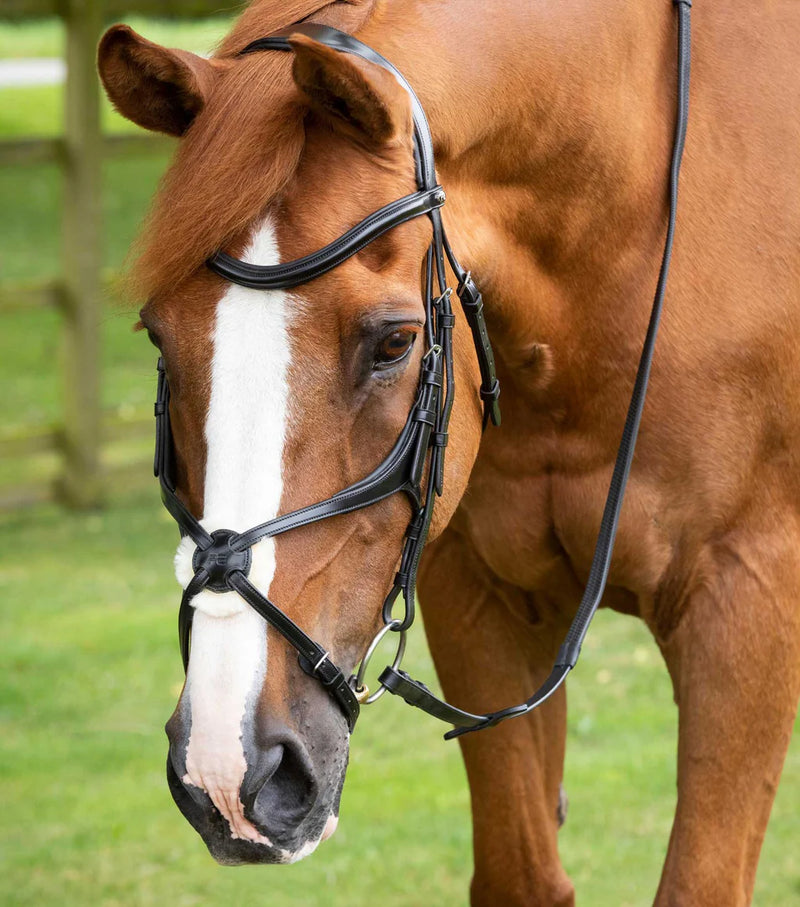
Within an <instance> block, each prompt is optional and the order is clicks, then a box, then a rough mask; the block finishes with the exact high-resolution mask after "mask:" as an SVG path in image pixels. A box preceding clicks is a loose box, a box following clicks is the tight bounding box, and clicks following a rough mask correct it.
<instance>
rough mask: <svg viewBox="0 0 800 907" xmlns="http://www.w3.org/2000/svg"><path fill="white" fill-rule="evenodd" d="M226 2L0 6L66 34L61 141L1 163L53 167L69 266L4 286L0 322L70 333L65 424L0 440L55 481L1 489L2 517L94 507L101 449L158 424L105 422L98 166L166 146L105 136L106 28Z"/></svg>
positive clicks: (203, 11)
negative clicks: (45, 464)
mask: <svg viewBox="0 0 800 907" xmlns="http://www.w3.org/2000/svg"><path fill="white" fill-rule="evenodd" d="M235 8H236V7H235V6H233V7H231V6H227V7H226V6H221V5H220V3H219V0H217V2H211V0H0V21H9V20H16V21H19V20H23V19H33V18H40V17H53V16H55V17H58V18H60V19H61V21H62V22H63V25H64V29H65V33H66V45H65V63H66V84H65V91H64V104H65V116H64V134H63V136H61V137H60V138H56V139H25V140H21V141H5V142H0V165H20V166H24V165H26V164H34V163H36V164H40V163H51V164H54V165H55V166H57V167H59V168H60V170H61V175H62V180H63V187H64V191H63V219H62V224H61V237H62V239H61V246H62V267H61V275H60V277H59V279H58V280H56V281H54V282H50V283H47V284H43V283H40V284H35V285H26V286H16V287H13V286H7V285H6V286H4V285H3V284H0V317H2V315H3V313H4V312H8V311H13V310H18V309H20V308H25V309H30V308H41V307H50V308H55V309H56V310H57V311H58V312H59V313H60V315H61V321H62V331H63V335H64V338H63V339H64V343H63V346H64V357H63V363H64V364H63V374H62V376H61V380H62V383H63V399H64V411H63V419H62V420H60V425H59V426H58V427H56V428H49V429H47V430H42V429H38V430H26V429H25V428H23V429H22V430H21V431H20V432H18V433H17V434H16V435H15V436H13V437H4V438H3V439H2V440H0V457H15V456H16V457H22V456H32V455H38V454H42V453H45V452H50V453H55V454H56V455H57V456H58V457H59V460H60V475H59V477H58V479H57V481H56V482H55V483H47V484H42V483H40V484H37V485H30V486H26V487H11V488H5V489H2V490H0V510H3V509H6V510H7V509H10V508H13V507H19V506H22V505H24V504H28V503H33V502H38V501H43V500H48V499H52V498H57V499H59V500H61V501H63V502H64V503H66V504H68V505H70V506H73V507H90V506H95V505H97V504H98V503H99V502H100V501H101V498H102V485H103V479H104V474H103V471H102V470H101V451H102V447H103V445H104V444H105V443H107V442H108V441H110V440H120V439H126V438H130V437H134V436H137V435H141V434H142V433H143V432H144V431H146V432H148V433H149V432H151V431H152V425H151V421H152V420H148V421H147V422H146V423H144V422H142V421H141V420H140V421H139V422H133V423H125V422H121V421H119V420H116V421H108V420H104V418H103V411H102V405H101V399H100V353H101V349H100V323H101V318H102V313H101V306H102V300H103V296H104V289H103V286H102V278H101V266H102V251H101V243H100V237H101V235H102V225H101V185H100V179H101V162H102V160H103V158H104V157H105V156H107V155H114V156H122V157H132V156H136V155H141V154H145V153H158V154H160V153H163V152H164V150H165V147H168V145H167V143H168V141H169V140H167V139H164V140H161V139H157V138H152V137H150V136H144V135H143V136H113V137H112V136H104V135H103V133H102V131H101V127H100V86H99V82H98V78H97V73H96V70H95V54H96V47H97V42H98V39H99V37H100V34H101V32H102V29H103V27H104V25H105V24H106V23H107V22H110V21H112V20H113V19H115V18H119V17H121V16H124V15H125V14H130V13H136V14H142V15H153V16H158V17H161V18H165V17H175V18H201V17H204V16H210V15H213V14H221V13H225V12H232V11H234V10H235Z"/></svg>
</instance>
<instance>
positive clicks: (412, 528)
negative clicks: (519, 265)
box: [154, 0, 691, 739]
mask: <svg viewBox="0 0 800 907" xmlns="http://www.w3.org/2000/svg"><path fill="white" fill-rule="evenodd" d="M673 3H674V4H675V5H676V7H677V8H678V27H679V35H678V117H677V123H676V127H675V138H674V145H673V152H672V163H671V169H670V183H669V203H670V204H669V222H668V229H667V239H666V243H665V247H664V255H663V259H662V263H661V270H660V273H659V278H658V285H657V289H656V294H655V299H654V302H653V308H652V312H651V316H650V323H649V326H648V331H647V336H646V339H645V343H644V348H643V351H642V356H641V359H640V362H639V367H638V371H637V374H636V381H635V384H634V389H633V394H632V397H631V402H630V406H629V409H628V415H627V418H626V422H625V428H624V431H623V435H622V441H621V443H620V447H619V451H618V453H617V459H616V462H615V465H614V471H613V475H612V479H611V485H610V488H609V492H608V497H607V499H606V504H605V509H604V511H603V519H602V523H601V527H600V533H599V536H598V540H597V545H596V548H595V553H594V558H593V560H592V566H591V570H590V573H589V579H588V582H587V586H586V590H585V592H584V595H583V598H582V600H581V603H580V605H579V607H578V611H577V614H576V616H575V618H574V620H573V623H572V625H571V627H570V629H569V631H568V633H567V637H566V639H565V642H564V644H563V645H562V646H561V649H560V650H559V653H558V656H557V658H556V663H555V665H554V667H553V669H552V671H551V673H550V675H549V677H548V678H547V680H546V681H545V682H544V684H543V685H542V686H541V687H540V688H539V689H538V690H537V691H536V692H535V693H534V694H533V695H532V696H531V697H530V699H528V700H527V701H526V702H524V703H522V704H520V705H516V706H512V707H510V708H505V709H502V710H500V711H497V712H492V713H489V714H487V715H479V714H472V713H471V712H466V711H463V710H461V709H458V708H455V707H454V706H451V705H449V704H448V703H446V702H443V701H442V700H440V699H438V698H437V697H435V696H434V695H433V694H432V693H431V692H430V690H428V688H427V687H426V686H425V685H424V684H422V683H420V682H419V681H415V680H412V679H411V678H410V677H409V676H408V675H407V674H406V673H405V672H404V671H402V670H401V669H400V662H401V660H402V657H403V653H404V651H405V634H406V631H407V630H408V628H409V627H410V626H411V624H412V622H413V620H414V598H415V588H416V576H417V567H418V565H419V559H420V556H421V554H422V549H423V547H424V545H425V541H426V539H427V536H428V530H429V528H430V523H431V517H432V515H433V507H434V502H435V499H436V497H437V496H440V495H441V494H442V487H443V481H444V453H445V448H446V446H447V439H448V435H447V430H448V423H449V419H450V412H451V410H452V406H453V395H454V392H455V383H454V373H453V347H452V331H453V327H454V325H455V320H456V319H455V315H454V314H453V310H452V305H451V296H452V291H451V289H450V288H449V287H448V286H447V275H446V265H445V260H447V261H449V263H450V266H451V268H452V270H453V272H454V274H455V276H456V278H457V280H458V286H457V289H456V293H457V295H458V297H459V301H460V303H461V308H462V310H463V312H464V315H465V317H466V320H467V323H468V324H469V326H470V329H471V332H472V337H473V341H474V344H475V350H476V353H477V357H478V363H479V366H480V374H481V387H480V396H481V399H482V401H483V406H484V418H483V424H484V428H485V427H486V426H487V425H488V423H489V422H491V423H492V424H493V425H497V426H499V425H500V408H499V404H498V397H499V394H500V388H499V383H498V381H497V376H496V374H495V364H494V357H493V354H492V347H491V343H490V341H489V336H488V333H487V330H486V323H485V320H484V315H483V299H482V297H481V294H480V292H479V291H478V289H477V287H476V285H475V283H474V281H473V279H472V277H471V275H470V273H469V271H466V270H465V269H464V268H463V267H462V266H461V265H460V264H459V262H458V259H457V258H456V256H455V255H454V253H453V250H452V248H451V247H450V244H449V243H448V241H447V235H446V233H445V230H444V225H443V223H442V218H441V208H442V206H443V205H444V202H445V193H444V190H443V189H442V187H441V186H440V185H439V184H438V182H437V179H436V169H435V165H434V156H433V142H432V138H431V132H430V128H429V126H428V122H427V119H426V117H425V113H424V111H423V109H422V106H421V105H420V103H419V100H418V98H417V97H416V95H415V94H414V91H413V90H412V88H411V86H410V85H409V84H408V82H407V81H406V80H405V78H404V77H403V76H402V75H401V74H400V73H399V72H398V71H397V70H396V69H395V68H394V66H392V64H391V63H389V62H388V61H387V60H386V59H384V58H383V57H382V56H380V54H378V53H376V52H375V51H374V50H372V49H371V48H370V47H368V46H367V45H365V44H363V43H362V42H361V41H358V40H357V39H356V38H353V37H352V36H351V35H347V34H345V33H343V32H340V31H337V30H336V29H333V28H329V27H327V26H323V25H316V24H312V23H303V24H299V25H294V26H291V27H290V28H287V29H283V30H282V31H279V32H276V33H275V34H273V35H270V36H269V37H266V38H261V39H259V40H257V41H254V42H253V43H252V44H249V45H248V46H247V47H245V48H244V50H242V51H241V54H242V55H244V54H251V53H256V52H259V51H267V50H279V51H289V50H291V44H290V42H289V37H290V36H291V35H292V34H296V33H301V34H304V35H307V36H309V37H311V38H313V39H315V40H317V41H320V42H321V43H323V44H326V45H327V46H329V47H332V48H334V49H336V50H338V51H341V52H343V53H349V54H355V55H356V56H359V57H361V58H362V59H365V60H367V61H369V62H371V63H374V64H376V65H378V66H381V67H382V68H383V69H385V70H387V71H388V72H390V73H391V74H392V75H393V76H394V77H395V78H396V79H397V81H398V82H399V83H400V85H401V86H402V87H403V88H404V89H405V90H406V91H407V92H408V95H409V98H410V100H411V107H412V114H413V121H414V162H415V171H416V181H417V187H418V188H417V191H416V192H414V193H412V194H411V195H407V196H405V197H404V198H401V199H398V200H397V201H394V202H391V203H390V204H388V205H385V206H384V207H382V208H380V209H379V210H377V211H375V212H373V213H372V214H370V215H369V216H368V217H366V218H365V219H364V220H362V221H361V222H360V223H358V224H356V225H355V226H354V227H352V228H351V229H350V230H348V231H347V232H346V233H344V234H343V235H342V236H340V237H339V239H337V240H334V241H333V242H331V243H329V244H328V245H327V246H325V247H324V248H322V249H320V250H319V251H318V252H314V253H312V254H310V255H306V256H304V257H303V258H299V259H296V260H295V261H291V262H287V263H285V264H280V265H274V266H272V265H271V266H261V265H254V264H248V263H246V262H243V261H239V260H237V259H235V258H232V257H231V256H230V255H227V254H226V253H224V252H216V253H215V254H214V255H212V256H211V258H210V259H209V260H208V262H207V265H208V267H209V268H210V269H211V270H212V271H214V272H216V273H217V274H219V275H220V276H222V277H224V278H225V279H226V280H229V281H231V282H233V283H236V284H239V285H240V286H244V287H250V288H252V289H263V290H267V289H270V290H271V289H286V288H290V287H295V286H298V285H299V284H303V283H308V282H309V281H311V280H314V279H315V278H317V277H320V276H321V275H322V274H325V273H327V272H328V271H330V270H331V269H333V268H335V267H336V266H337V265H339V264H341V263H342V262H343V261H345V260H347V259H348V258H350V257H351V256H352V255H354V254H356V253H357V252H359V251H360V250H361V249H363V248H364V247H365V246H367V245H368V244H369V243H370V242H372V241H373V240H374V239H376V238H377V237H379V236H381V235H382V234H384V233H386V232H387V231H388V230H391V229H392V228H393V227H396V226H398V225H399V224H402V223H405V222H407V221H409V220H411V219H413V218H416V217H421V216H423V215H425V216H427V217H428V218H429V219H430V221H431V226H432V238H431V243H430V246H429V247H428V250H427V253H426V256H425V267H424V274H425V280H424V292H423V296H424V303H425V312H426V322H425V341H426V347H427V348H426V351H425V354H424V356H423V358H422V368H421V373H420V379H419V386H418V389H417V394H416V399H415V401H414V404H413V406H412V408H411V412H410V413H409V415H408V419H407V420H406V423H405V426H404V427H403V429H402V431H401V432H400V436H399V437H398V439H397V441H396V443H395V445H394V447H393V448H392V449H391V451H390V452H389V455H388V456H387V457H386V459H385V460H384V461H383V462H382V463H381V464H380V465H379V466H378V467H377V468H376V469H375V470H374V471H373V472H372V473H370V475H368V476H367V477H366V478H364V479H362V480H361V481H359V482H356V483H355V484H354V485H350V486H349V487H348V488H345V489H344V490H342V491H340V492H338V493H337V494H335V495H333V496H332V497H330V498H328V499H327V500H325V501H320V502H319V503H316V504H311V505H309V506H308V507H304V508H302V509H300V510H295V511H292V512H291V513H286V514H283V515H282V516H279V517H276V518H275V519H272V520H269V521H267V522H266V523H262V524H261V525H259V526H255V527H254V528H252V529H248V530H247V531H245V532H234V531H233V530H228V529H217V530H215V531H214V532H210V533H209V532H208V531H206V529H204V528H203V526H202V525H201V524H200V522H199V521H198V520H197V519H196V518H195V517H194V516H192V514H191V513H190V512H189V511H188V509H187V508H186V507H185V506H184V504H183V503H182V501H181V500H180V498H179V497H178V495H177V493H176V487H175V481H174V463H175V457H174V448H173V439H172V431H171V428H170V422H169V384H168V381H167V374H166V370H165V367H164V362H163V359H159V361H158V395H157V399H156V404H155V414H156V453H155V467H154V471H155V474H156V476H157V477H158V478H159V481H160V484H161V497H162V500H163V502H164V505H165V506H166V508H167V510H168V511H169V512H170V514H171V515H172V516H173V517H174V518H175V520H176V521H177V523H178V526H179V527H180V531H181V535H182V536H186V535H188V536H189V537H191V539H192V540H193V541H194V542H195V544H196V546H197V547H196V549H195V552H194V556H193V559H192V567H193V570H194V576H193V577H192V579H191V581H190V582H189V584H188V585H187V586H186V588H185V590H184V592H183V596H182V599H181V605H180V612H179V618H178V624H179V635H180V644H181V653H182V656H183V663H184V668H187V667H188V663H189V645H190V635H191V625H192V614H193V611H192V605H191V601H192V598H193V597H194V596H195V595H197V593H198V592H200V591H201V590H203V589H209V590H211V591H213V592H225V591H234V592H237V593H238V594H239V595H241V596H242V598H243V599H244V600H245V601H246V602H247V603H248V604H249V605H250V606H251V607H253V608H254V609H255V610H256V611H257V612H258V613H259V614H260V615H261V616H262V617H263V618H264V620H266V621H267V623H269V624H270V625H271V626H272V627H274V628H275V629H276V630H277V631H278V632H279V633H281V634H282V635H283V637H284V638H285V639H286V640H287V641H288V642H289V643H290V644H291V645H292V646H294V648H295V649H297V651H298V653H299V663H300V666H301V668H302V669H303V670H304V671H305V672H306V673H307V674H309V675H311V676H312V677H314V678H316V679H317V680H318V681H319V682H320V683H321V684H322V685H323V686H324V687H325V689H326V690H327V691H328V693H329V694H330V696H331V697H332V698H333V699H334V700H335V701H336V702H337V703H338V704H339V706H340V707H341V709H342V711H343V712H344V716H345V718H346V720H347V726H348V729H349V730H350V731H351V732H352V730H353V728H354V727H355V722H356V719H357V718H358V714H359V711H360V705H361V704H362V703H368V702H372V701H374V700H375V699H376V698H377V697H378V696H379V695H381V693H383V692H385V690H389V691H390V692H391V693H395V694H397V695H399V696H401V697H402V698H403V699H404V700H405V701H406V702H408V703H409V704H410V705H414V706H417V707H418V708H421V709H423V710H424V711H426V712H428V713H429V714H431V715H433V716H434V717H436V718H440V719H441V720H443V721H446V722H448V723H450V724H452V725H454V727H453V729H452V730H450V731H448V733H447V734H446V735H445V738H446V739H449V738H452V737H457V736H459V735H460V734H464V733H468V732H470V731H476V730H481V729H483V728H487V727H492V726H493V725H495V724H497V723H499V722H500V721H503V720H505V719H507V718H513V717H516V716H518V715H524V714H526V713H527V712H529V711H531V710H532V709H534V708H536V706H538V705H539V704H540V703H542V702H544V700H545V699H547V698H548V697H549V696H550V695H551V694H552V693H553V692H554V691H555V690H556V689H557V688H558V687H559V686H560V685H561V684H562V683H563V681H564V679H565V678H566V676H567V674H568V673H569V671H570V670H571V669H572V668H573V667H574V666H575V663H576V662H577V659H578V655H579V654H580V646H581V643H582V641H583V639H584V637H585V635H586V632H587V630H588V628H589V623H590V622H591V620H592V617H593V616H594V614H595V612H596V610H597V608H598V606H599V604H600V599H601V598H602V594H603V590H604V589H605V585H606V580H607V577H608V570H609V566H610V562H611V555H612V552H613V547H614V539H615V536H616V531H617V523H618V518H619V512H620V509H621V506H622V500H623V497H624V493H625V485H626V482H627V478H628V474H629V472H630V467H631V461H632V458H633V451H634V447H635V444H636V436H637V434H638V429H639V422H640V420H641V414H642V408H643V406H644V399H645V394H646V391H647V382H648V378H649V373H650V365H651V361H652V356H653V349H654V344H655V338H656V333H657V330H658V324H659V320H660V316H661V309H662V306H663V300H664V292H665V288H666V279H667V273H668V270H669V263H670V258H671V253H672V242H673V236H674V230H675V215H676V208H677V187H678V174H679V170H680V161H681V156H682V152H683V145H684V140H685V136H686V126H687V120H688V96H689V57H690V18H689V8H690V6H691V0H673ZM397 492H404V493H405V494H406V495H407V496H408V498H409V500H410V502H411V508H412V517H411V521H410V522H409V525H408V528H407V530H406V533H405V539H404V542H403V548H402V553H401V557H400V567H399V570H398V572H397V575H396V576H395V579H394V585H393V586H392V589H391V591H390V592H389V595H388V596H387V598H386V600H385V601H384V604H383V622H384V626H383V627H382V628H381V630H380V631H379V632H378V634H377V635H376V637H375V638H374V639H373V641H372V643H370V645H369V647H368V649H367V652H366V654H365V655H364V658H363V659H362V661H361V665H360V667H359V669H358V671H357V672H356V673H355V674H353V675H351V676H350V677H349V678H348V677H346V676H345V675H344V673H343V672H342V671H341V670H340V669H339V668H337V667H336V665H335V664H334V663H333V661H332V660H331V658H330V655H329V653H328V652H327V651H326V650H325V649H324V648H323V647H322V646H320V645H319V644H318V643H317V642H315V641H314V640H313V639H311V638H310V637H309V636H308V635H307V634H306V633H305V632H304V631H303V630H302V629H301V628H300V627H299V626H298V625H297V624H296V623H295V622H294V621H292V620H291V619H290V618H289V617H288V616H287V615H286V614H284V612H283V611H281V610H280V609H279V608H278V607H276V606H275V605H274V604H273V603H272V602H271V601H270V600H269V599H268V598H267V597H266V596H265V595H263V594H262V593H261V592H260V591H259V590H258V589H256V587H255V586H254V585H253V584H252V583H251V582H250V580H249V579H248V573H249V570H250V564H251V549H252V546H253V545H255V544H256V543H257V542H259V541H261V540H262V539H265V538H270V537H273V536H276V535H279V534H280V533H282V532H287V531H288V530H290V529H297V528H299V527H301V526H305V525H308V524H309V523H314V522H317V521H318V520H323V519H326V518H327V517H331V516H337V515H339V514H344V513H349V512H351V511H354V510H359V509H361V508H363V507H368V506H370V505H371V504H375V503H377V502H378V501H381V500H384V499H385V498H387V497H389V496H390V495H393V494H395V493H397ZM401 596H402V598H403V604H404V607H403V615H402V617H395V616H394V606H395V603H396V601H397V599H398V598H399V597H401ZM389 632H397V633H398V634H399V644H398V649H397V655H396V657H395V659H394V662H393V663H392V665H391V666H389V667H387V668H386V669H385V670H384V671H383V672H382V673H381V675H380V678H379V679H380V684H381V686H380V689H379V690H377V691H376V692H375V693H373V694H372V695H369V691H368V690H367V689H366V687H365V686H364V683H363V681H364V672H365V669H366V666H367V663H368V662H369V659H370V658H371V657H372V654H373V652H374V651H375V648H376V647H377V644H378V643H379V642H380V640H381V639H382V638H383V637H384V636H385V635H387V634H388V633H389Z"/></svg>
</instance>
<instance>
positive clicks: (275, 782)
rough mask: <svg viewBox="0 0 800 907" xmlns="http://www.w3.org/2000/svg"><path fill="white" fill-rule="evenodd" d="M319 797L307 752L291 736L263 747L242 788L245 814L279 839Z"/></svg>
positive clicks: (296, 823)
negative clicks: (289, 738) (267, 747)
mask: <svg viewBox="0 0 800 907" xmlns="http://www.w3.org/2000/svg"><path fill="white" fill-rule="evenodd" d="M316 798H317V784H316V781H315V779H314V774H313V769H312V767H311V762H310V760H309V758H308V755H307V754H306V752H305V750H304V749H303V748H302V746H301V745H300V744H299V743H296V742H294V741H291V740H285V741H283V742H282V743H278V744H275V745H274V746H271V747H270V748H269V749H268V750H266V751H264V752H263V754H262V755H261V758H260V759H259V762H258V764H257V765H256V766H255V770H254V771H253V772H252V773H251V772H249V771H248V773H247V775H246V776H245V780H244V783H243V784H242V789H241V799H242V803H243V805H244V808H245V815H246V816H247V817H248V818H249V819H250V820H251V821H252V822H254V824H255V825H257V826H258V827H259V828H261V829H263V831H264V833H265V834H266V835H267V836H269V837H272V838H276V839H278V840H280V838H281V837H283V836H285V835H289V834H291V833H292V832H294V831H295V830H296V829H297V826H298V825H299V824H300V823H301V822H302V821H303V819H305V817H306V816H307V815H308V814H309V813H310V812H311V809H312V807H313V806H314V801H315V800H316Z"/></svg>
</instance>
